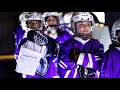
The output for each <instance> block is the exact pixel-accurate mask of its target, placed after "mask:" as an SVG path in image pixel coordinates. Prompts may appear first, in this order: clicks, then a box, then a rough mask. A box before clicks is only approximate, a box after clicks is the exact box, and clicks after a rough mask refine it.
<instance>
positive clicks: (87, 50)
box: [58, 38, 104, 78]
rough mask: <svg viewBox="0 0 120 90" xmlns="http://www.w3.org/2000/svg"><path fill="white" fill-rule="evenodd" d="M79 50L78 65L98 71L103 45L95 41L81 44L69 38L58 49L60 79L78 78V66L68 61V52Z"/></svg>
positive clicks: (91, 40)
mask: <svg viewBox="0 0 120 90" xmlns="http://www.w3.org/2000/svg"><path fill="white" fill-rule="evenodd" d="M74 49H80V50H81V51H82V53H80V55H79V58H78V62H79V65H82V66H85V67H89V68H93V69H95V70H98V71H100V67H101V58H102V56H103V54H104V47H103V45H102V44H101V43H100V42H99V41H98V40H96V39H90V40H88V41H87V42H86V43H84V44H82V43H81V42H80V41H78V40H76V39H74V38H71V39H69V40H67V41H66V42H65V43H64V44H63V45H62V46H61V48H60V53H59V65H58V74H59V76H60V77H61V78H80V77H79V73H78V68H79V65H78V64H77V63H75V62H74V61H72V60H70V59H69V58H68V57H69V54H70V50H74Z"/></svg>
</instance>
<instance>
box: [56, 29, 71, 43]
mask: <svg viewBox="0 0 120 90" xmlns="http://www.w3.org/2000/svg"><path fill="white" fill-rule="evenodd" d="M70 38H72V35H71V34H69V33H68V32H66V31H63V32H62V34H61V35H58V37H57V38H56V39H55V40H56V41H58V42H60V43H61V44H63V43H64V42H65V41H66V40H68V39H70Z"/></svg>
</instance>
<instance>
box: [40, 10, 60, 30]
mask: <svg viewBox="0 0 120 90" xmlns="http://www.w3.org/2000/svg"><path fill="white" fill-rule="evenodd" d="M48 16H56V17H57V19H58V22H60V20H61V15H60V13H58V12H45V13H43V15H42V20H43V24H44V26H45V27H46V28H47V27H48V24H47V22H46V20H45V18H46V17H48Z"/></svg>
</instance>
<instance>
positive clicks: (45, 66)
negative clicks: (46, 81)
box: [36, 57, 49, 76]
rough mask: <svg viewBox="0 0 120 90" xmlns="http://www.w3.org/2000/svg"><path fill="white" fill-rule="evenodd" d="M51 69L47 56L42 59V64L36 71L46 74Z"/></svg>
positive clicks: (41, 74)
mask: <svg viewBox="0 0 120 90" xmlns="http://www.w3.org/2000/svg"><path fill="white" fill-rule="evenodd" d="M48 69H49V63H48V60H47V58H46V57H44V58H42V59H41V60H40V64H39V66H38V68H37V69H36V73H37V74H38V75H40V76H44V75H46V73H47V71H48Z"/></svg>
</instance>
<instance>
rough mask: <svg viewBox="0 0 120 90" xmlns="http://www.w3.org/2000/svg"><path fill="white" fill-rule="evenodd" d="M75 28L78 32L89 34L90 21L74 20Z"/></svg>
mask: <svg viewBox="0 0 120 90" xmlns="http://www.w3.org/2000/svg"><path fill="white" fill-rule="evenodd" d="M76 30H77V32H78V33H82V34H89V33H90V32H91V22H88V21H83V22H76Z"/></svg>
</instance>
